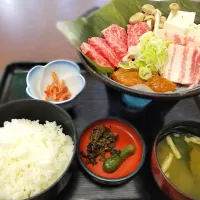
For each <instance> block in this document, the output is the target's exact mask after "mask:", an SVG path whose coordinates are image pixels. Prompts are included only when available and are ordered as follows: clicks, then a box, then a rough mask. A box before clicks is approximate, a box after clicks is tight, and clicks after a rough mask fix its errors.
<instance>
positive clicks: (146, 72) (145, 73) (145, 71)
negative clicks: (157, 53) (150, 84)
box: [139, 67, 152, 80]
mask: <svg viewBox="0 0 200 200" xmlns="http://www.w3.org/2000/svg"><path fill="white" fill-rule="evenodd" d="M139 76H140V78H141V79H143V80H148V79H150V78H152V73H151V70H150V69H149V68H147V67H142V68H140V69H139Z"/></svg>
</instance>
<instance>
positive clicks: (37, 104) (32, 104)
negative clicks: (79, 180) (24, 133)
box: [0, 100, 77, 200]
mask: <svg viewBox="0 0 200 200" xmlns="http://www.w3.org/2000/svg"><path fill="white" fill-rule="evenodd" d="M22 118H25V119H29V120H39V121H40V123H44V122H45V121H50V122H52V121H56V123H57V124H58V125H61V126H62V127H63V132H64V133H66V134H68V135H69V136H71V138H72V140H73V142H74V147H75V148H76V141H77V139H76V130H75V127H74V125H73V122H72V120H71V117H70V116H69V115H68V114H67V113H66V112H65V111H64V110H63V109H61V108H60V107H58V106H56V105H53V104H51V103H48V102H45V101H40V100H17V101H12V102H9V103H6V104H3V105H1V106H0V127H2V126H3V123H4V122H5V121H10V120H12V119H22ZM74 155H75V150H74V152H73V156H72V158H71V161H70V163H69V165H68V166H67V167H66V169H65V171H64V172H63V174H62V176H61V177H60V178H59V179H58V180H57V181H56V182H55V183H54V184H53V185H51V186H50V187H48V188H47V189H46V190H44V191H42V192H41V193H39V194H37V195H35V196H33V197H31V198H28V199H26V200H49V199H55V198H56V196H57V195H58V194H59V193H60V192H61V191H62V189H64V187H65V186H66V185H67V183H68V181H69V176H68V173H67V172H68V170H69V168H70V166H71V164H72V161H73V159H74Z"/></svg>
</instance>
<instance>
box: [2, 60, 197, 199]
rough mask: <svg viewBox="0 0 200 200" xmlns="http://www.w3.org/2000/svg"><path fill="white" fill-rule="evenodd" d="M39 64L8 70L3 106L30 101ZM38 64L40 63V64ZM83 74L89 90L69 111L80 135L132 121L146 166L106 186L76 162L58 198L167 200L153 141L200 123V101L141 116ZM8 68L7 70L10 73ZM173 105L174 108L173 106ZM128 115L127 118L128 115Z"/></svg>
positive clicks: (150, 110) (17, 65) (155, 109)
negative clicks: (174, 127)
mask: <svg viewBox="0 0 200 200" xmlns="http://www.w3.org/2000/svg"><path fill="white" fill-rule="evenodd" d="M36 64H37V63H14V64H11V65H9V66H8V68H9V70H7V72H6V71H5V73H4V75H5V76H4V77H3V79H2V82H1V85H0V103H5V102H7V101H11V100H15V99H20V98H28V96H27V95H26V92H25V88H26V81H25V78H26V74H27V71H28V70H29V69H30V68H31V67H33V66H35V65H36ZM38 64H39V63H38ZM80 66H81V69H82V70H81V72H82V74H83V76H84V77H85V78H86V87H85V89H84V91H83V92H82V93H81V95H80V96H79V97H78V98H77V100H76V103H75V105H73V107H71V108H70V109H68V112H69V114H70V115H71V117H72V119H73V122H74V124H75V127H76V129H77V134H78V136H80V134H81V133H82V131H83V130H84V129H85V128H86V127H87V126H88V125H89V124H90V123H92V122H93V121H94V120H97V119H100V118H106V117H107V116H117V117H119V118H123V119H125V120H127V121H129V122H130V123H131V124H132V125H133V126H135V127H136V128H137V129H138V130H139V131H140V132H141V134H142V136H143V138H144V140H145V143H146V145H147V157H146V161H145V163H144V166H143V167H142V169H141V170H140V171H139V173H137V174H136V176H134V177H133V179H132V180H130V181H129V182H128V183H125V184H123V185H120V186H109V187H108V186H104V185H100V184H98V183H96V182H93V181H92V180H91V179H90V178H89V176H88V175H87V174H86V173H85V172H84V171H83V170H82V168H81V166H80V165H79V163H78V161H77V159H76V158H75V161H74V163H73V167H72V168H71V171H70V172H69V175H71V179H70V181H69V184H68V186H67V187H66V188H64V190H63V191H62V192H61V194H60V195H59V196H58V197H57V198H56V199H58V200H67V199H69V200H93V199H97V200H101V199H102V200H103V199H106V200H108V199H109V200H114V199H120V200H125V199H134V200H150V199H152V200H157V199H158V200H167V198H166V197H165V196H164V195H163V194H162V192H161V191H160V190H159V188H158V187H157V185H156V183H155V182H154V179H153V177H152V174H151V169H150V154H151V148H152V144H153V140H154V138H155V136H156V134H157V133H158V131H159V130H160V129H161V128H162V127H163V126H165V125H166V124H168V123H169V122H172V121H175V120H195V121H199V119H200V112H199V107H200V103H199V102H200V101H199V97H196V98H190V99H185V100H181V101H180V102H178V103H177V104H175V105H174V106H172V108H171V109H169V108H168V110H167V112H165V113H162V112H161V110H160V109H159V106H158V107H153V106H150V107H149V108H147V109H145V110H144V111H142V112H136V111H133V110H128V109H125V107H124V105H122V103H121V101H120V96H121V94H120V93H118V92H116V91H114V90H112V89H109V88H107V87H106V86H105V85H104V84H103V83H101V82H100V81H98V80H97V79H96V78H94V77H93V76H91V75H90V74H88V73H87V72H86V71H85V70H84V68H83V66H82V65H80ZM8 68H7V69H8ZM154 104H155V105H170V102H154ZM172 105H173V104H172ZM127 113H128V114H127Z"/></svg>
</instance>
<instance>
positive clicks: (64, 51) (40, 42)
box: [0, 0, 109, 72]
mask: <svg viewBox="0 0 200 200" xmlns="http://www.w3.org/2000/svg"><path fill="white" fill-rule="evenodd" d="M108 2H109V0H1V2H0V45H1V48H0V72H1V71H2V69H3V68H4V67H5V65H6V64H8V63H10V62H15V61H51V60H54V59H70V60H74V61H78V60H79V58H78V56H77V53H76V50H75V48H74V47H72V45H71V44H69V42H68V41H67V39H66V38H65V37H64V36H63V35H62V34H61V33H60V32H59V31H58V30H57V29H56V22H57V21H59V20H66V19H75V18H77V17H78V16H80V15H81V14H82V13H83V12H85V11H86V10H88V9H89V8H92V7H94V6H102V5H104V4H106V3H108Z"/></svg>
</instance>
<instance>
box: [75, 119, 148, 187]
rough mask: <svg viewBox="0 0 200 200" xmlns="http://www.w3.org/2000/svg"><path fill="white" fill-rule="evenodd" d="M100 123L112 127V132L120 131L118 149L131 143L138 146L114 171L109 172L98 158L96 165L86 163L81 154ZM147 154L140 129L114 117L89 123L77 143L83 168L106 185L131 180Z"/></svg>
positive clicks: (94, 178) (108, 154)
mask: <svg viewBox="0 0 200 200" xmlns="http://www.w3.org/2000/svg"><path fill="white" fill-rule="evenodd" d="M100 125H105V126H106V127H108V128H110V129H111V132H112V133H118V140H117V142H116V149H118V150H121V149H123V148H124V147H126V146H127V145H129V144H132V145H134V146H135V148H136V151H135V153H134V155H132V156H130V157H129V158H127V159H126V160H125V161H124V162H123V163H122V164H121V165H120V167H119V168H118V169H117V170H116V171H115V172H113V173H107V172H105V171H104V170H103V162H102V161H99V160H98V163H97V164H96V165H94V166H93V165H92V164H86V163H85V158H83V157H82V156H81V154H80V152H81V151H84V152H86V150H87V145H88V144H89V142H90V139H89V136H90V134H91V132H92V130H93V128H94V127H96V126H100ZM145 154H146V146H145V143H144V140H143V139H142V137H141V135H140V134H139V133H138V131H137V130H136V129H135V128H134V127H133V126H131V125H130V124H129V123H127V122H125V121H123V120H121V119H117V118H112V117H110V118H106V119H100V120H97V121H95V122H93V123H92V124H91V125H89V126H88V127H87V128H86V129H85V130H84V131H83V133H82V135H81V136H80V138H79V141H78V145H77V155H78V159H79V162H80V164H81V166H82V167H83V169H84V170H85V171H86V172H87V173H88V174H89V175H90V177H91V178H92V179H93V180H95V181H97V182H99V183H102V184H106V185H118V184H122V183H125V182H127V181H128V180H130V179H131V178H132V177H133V176H134V175H135V174H136V173H137V172H138V171H139V169H140V168H141V167H142V165H143V163H144V160H145ZM107 156H108V157H109V156H110V153H107V154H106V157H107Z"/></svg>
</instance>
